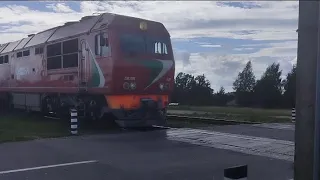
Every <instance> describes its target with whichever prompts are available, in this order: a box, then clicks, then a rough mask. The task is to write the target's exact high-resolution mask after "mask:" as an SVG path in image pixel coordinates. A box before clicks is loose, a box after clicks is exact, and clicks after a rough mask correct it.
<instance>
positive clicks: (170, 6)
mask: <svg viewBox="0 0 320 180" xmlns="http://www.w3.org/2000/svg"><path fill="white" fill-rule="evenodd" d="M31 3H34V2H30V4H31ZM78 3H79V6H80V12H76V11H75V10H73V9H72V8H71V7H69V6H68V5H67V3H65V2H48V4H47V6H46V7H47V8H49V9H52V10H53V12H49V11H46V9H44V10H43V11H42V10H41V11H40V10H34V9H31V8H28V7H26V6H21V5H8V6H1V5H0V43H4V42H8V41H14V40H18V39H22V38H23V37H26V36H27V35H28V34H32V33H37V32H40V31H43V30H45V29H49V28H52V27H54V26H59V25H62V24H64V23H65V22H67V21H76V20H79V19H80V18H81V17H83V16H85V15H92V14H93V13H102V12H111V13H118V14H123V15H129V16H134V17H140V18H145V19H150V20H155V21H160V22H162V23H163V24H164V25H165V26H166V27H167V28H168V30H169V32H170V34H171V37H172V38H174V39H175V40H176V41H178V40H179V41H184V42H188V41H189V40H188V38H203V37H218V38H229V39H252V40H278V41H279V40H283V41H284V42H281V43H280V42H279V43H263V42H261V43H260V44H245V45H242V46H241V47H237V48H235V49H234V50H238V51H240V52H241V50H251V49H250V48H253V47H254V48H260V47H263V48H262V49H260V50H259V51H257V52H255V53H252V54H237V55H233V54H230V53H229V54H225V55H221V54H219V55H218V54H214V53H190V52H188V51H185V50H183V47H175V48H179V49H175V59H176V60H177V62H176V66H177V68H176V69H177V72H178V71H185V72H189V73H193V74H202V73H205V74H206V75H207V77H208V78H209V80H210V81H211V84H213V86H214V87H215V89H217V88H219V87H220V86H221V85H223V86H225V87H226V89H227V90H231V85H232V81H233V79H234V78H235V76H236V74H237V72H238V71H239V70H241V69H242V68H243V66H244V64H245V63H246V62H247V61H248V60H252V62H253V66H254V69H255V73H256V75H257V76H259V75H260V74H261V73H262V72H263V71H264V70H265V67H266V66H267V65H268V64H271V63H272V62H273V61H277V62H281V67H282V68H283V69H284V72H285V71H288V69H289V68H290V66H291V65H292V63H293V62H295V60H294V58H295V57H296V48H297V45H296V40H297V33H296V32H295V30H296V29H297V24H298V6H297V5H298V1H257V2H251V3H250V2H246V3H247V4H246V6H249V5H256V6H259V7H260V8H251V9H250V8H239V7H231V6H227V5H226V3H227V1H221V2H218V1H165V2H160V1H125V2H122V1H81V2H78ZM17 4H19V2H18V1H17ZM199 45H200V46H201V47H207V48H209V47H210V48H218V47H219V49H223V48H224V47H223V46H221V45H219V44H214V43H204V44H203V43H202V44H199ZM264 46H266V47H264ZM241 48H242V49H241Z"/></svg>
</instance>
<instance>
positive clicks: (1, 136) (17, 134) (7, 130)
mask: <svg viewBox="0 0 320 180" xmlns="http://www.w3.org/2000/svg"><path fill="white" fill-rule="evenodd" d="M112 130H115V127H114V125H113V124H110V123H105V121H98V122H92V121H90V122H89V121H86V122H84V121H80V122H79V123H78V135H84V134H97V133H105V132H110V131H111V132H112ZM64 136H71V134H70V121H69V120H67V119H49V118H44V117H42V116H40V115H39V114H33V113H31V114H27V113H21V112H18V113H10V114H7V115H3V114H0V143H1V142H9V141H25V140H34V139H39V138H53V137H64Z"/></svg>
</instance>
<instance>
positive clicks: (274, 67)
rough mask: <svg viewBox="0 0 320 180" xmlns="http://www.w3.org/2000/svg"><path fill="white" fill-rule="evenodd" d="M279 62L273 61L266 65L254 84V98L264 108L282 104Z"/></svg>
mask: <svg viewBox="0 0 320 180" xmlns="http://www.w3.org/2000/svg"><path fill="white" fill-rule="evenodd" d="M281 73H282V71H281V70H280V64H276V63H273V64H271V65H270V66H268V67H267V69H266V71H265V72H264V73H263V75H262V77H261V79H260V80H258V81H257V83H256V86H255V100H256V102H257V104H258V105H259V106H261V107H264V108H276V107H280V106H281V105H282V103H281V99H282V98H281V97H282V80H281Z"/></svg>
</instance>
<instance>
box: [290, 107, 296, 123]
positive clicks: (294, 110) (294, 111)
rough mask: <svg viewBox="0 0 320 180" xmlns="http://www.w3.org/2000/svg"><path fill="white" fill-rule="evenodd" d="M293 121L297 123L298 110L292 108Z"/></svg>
mask: <svg viewBox="0 0 320 180" xmlns="http://www.w3.org/2000/svg"><path fill="white" fill-rule="evenodd" d="M291 121H292V122H296V108H292V110H291Z"/></svg>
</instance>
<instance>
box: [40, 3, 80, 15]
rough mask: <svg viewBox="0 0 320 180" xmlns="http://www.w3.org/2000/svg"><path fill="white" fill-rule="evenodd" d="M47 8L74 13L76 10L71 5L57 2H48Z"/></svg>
mask: <svg viewBox="0 0 320 180" xmlns="http://www.w3.org/2000/svg"><path fill="white" fill-rule="evenodd" d="M46 7H47V8H49V9H52V10H54V11H55V12H58V13H72V12H74V11H73V10H72V9H71V8H70V7H69V6H67V5H66V4H65V3H55V4H47V5H46Z"/></svg>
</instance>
